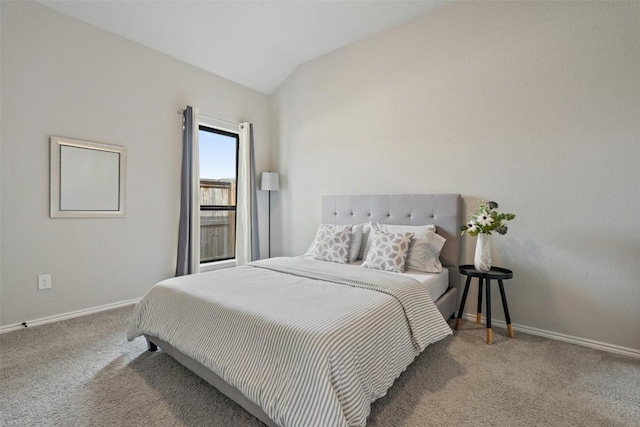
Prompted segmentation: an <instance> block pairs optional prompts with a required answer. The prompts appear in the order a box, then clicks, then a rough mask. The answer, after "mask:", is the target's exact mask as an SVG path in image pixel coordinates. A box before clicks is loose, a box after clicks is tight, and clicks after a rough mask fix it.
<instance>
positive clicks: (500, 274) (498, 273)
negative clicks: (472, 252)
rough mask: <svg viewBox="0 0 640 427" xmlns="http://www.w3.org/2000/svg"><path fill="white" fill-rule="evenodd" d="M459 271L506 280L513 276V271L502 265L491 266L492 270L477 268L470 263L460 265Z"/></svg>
mask: <svg viewBox="0 0 640 427" xmlns="http://www.w3.org/2000/svg"><path fill="white" fill-rule="evenodd" d="M458 271H459V272H460V274H464V275H465V276H471V277H482V278H485V279H499V280H506V279H511V278H512V277H513V271H511V270H508V269H506V268H502V267H491V270H490V271H479V270H476V268H475V267H474V266H473V265H471V264H468V265H461V266H460V267H458Z"/></svg>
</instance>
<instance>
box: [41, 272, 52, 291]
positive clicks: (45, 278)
mask: <svg viewBox="0 0 640 427" xmlns="http://www.w3.org/2000/svg"><path fill="white" fill-rule="evenodd" d="M43 289H51V275H50V274H41V275H39V276H38V290H40V291H41V290H43Z"/></svg>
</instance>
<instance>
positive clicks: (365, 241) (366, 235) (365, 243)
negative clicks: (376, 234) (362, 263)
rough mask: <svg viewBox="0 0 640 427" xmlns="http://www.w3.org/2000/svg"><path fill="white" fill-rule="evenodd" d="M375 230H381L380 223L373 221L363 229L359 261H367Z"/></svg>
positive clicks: (367, 223)
mask: <svg viewBox="0 0 640 427" xmlns="http://www.w3.org/2000/svg"><path fill="white" fill-rule="evenodd" d="M373 230H379V228H378V223H377V222H376V223H373V222H371V221H369V222H366V223H365V224H364V228H363V229H362V243H361V244H360V252H358V259H366V258H367V253H368V252H369V248H370V247H371V236H372V234H373V233H372V231H373Z"/></svg>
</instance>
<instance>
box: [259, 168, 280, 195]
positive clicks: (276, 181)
mask: <svg viewBox="0 0 640 427" xmlns="http://www.w3.org/2000/svg"><path fill="white" fill-rule="evenodd" d="M260 189H261V190H264V191H278V190H280V176H279V175H278V172H262V178H261V182H260Z"/></svg>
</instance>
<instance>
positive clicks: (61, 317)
mask: <svg viewBox="0 0 640 427" xmlns="http://www.w3.org/2000/svg"><path fill="white" fill-rule="evenodd" d="M141 299H142V298H136V299H131V300H128V301H121V302H115V303H113V304H105V305H100V306H98V307H91V308H85V309H83V310H77V311H72V312H69V313H63V314H56V315H54V316H49V317H43V318H41V319H35V320H28V321H26V322H25V323H26V324H27V326H26V327H29V328H31V327H33V326H40V325H46V324H47V323H53V322H59V321H61V320H67V319H72V318H74V317H80V316H86V315H87V314H93V313H98V312H100V311H106V310H112V309H114V308H119V307H125V306H127V305H132V304H136V303H137V302H138V301H140V300H141ZM24 328H25V325H24V324H23V323H16V324H13V325H6V326H0V334H4V333H6V332H12V331H17V330H19V329H24Z"/></svg>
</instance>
